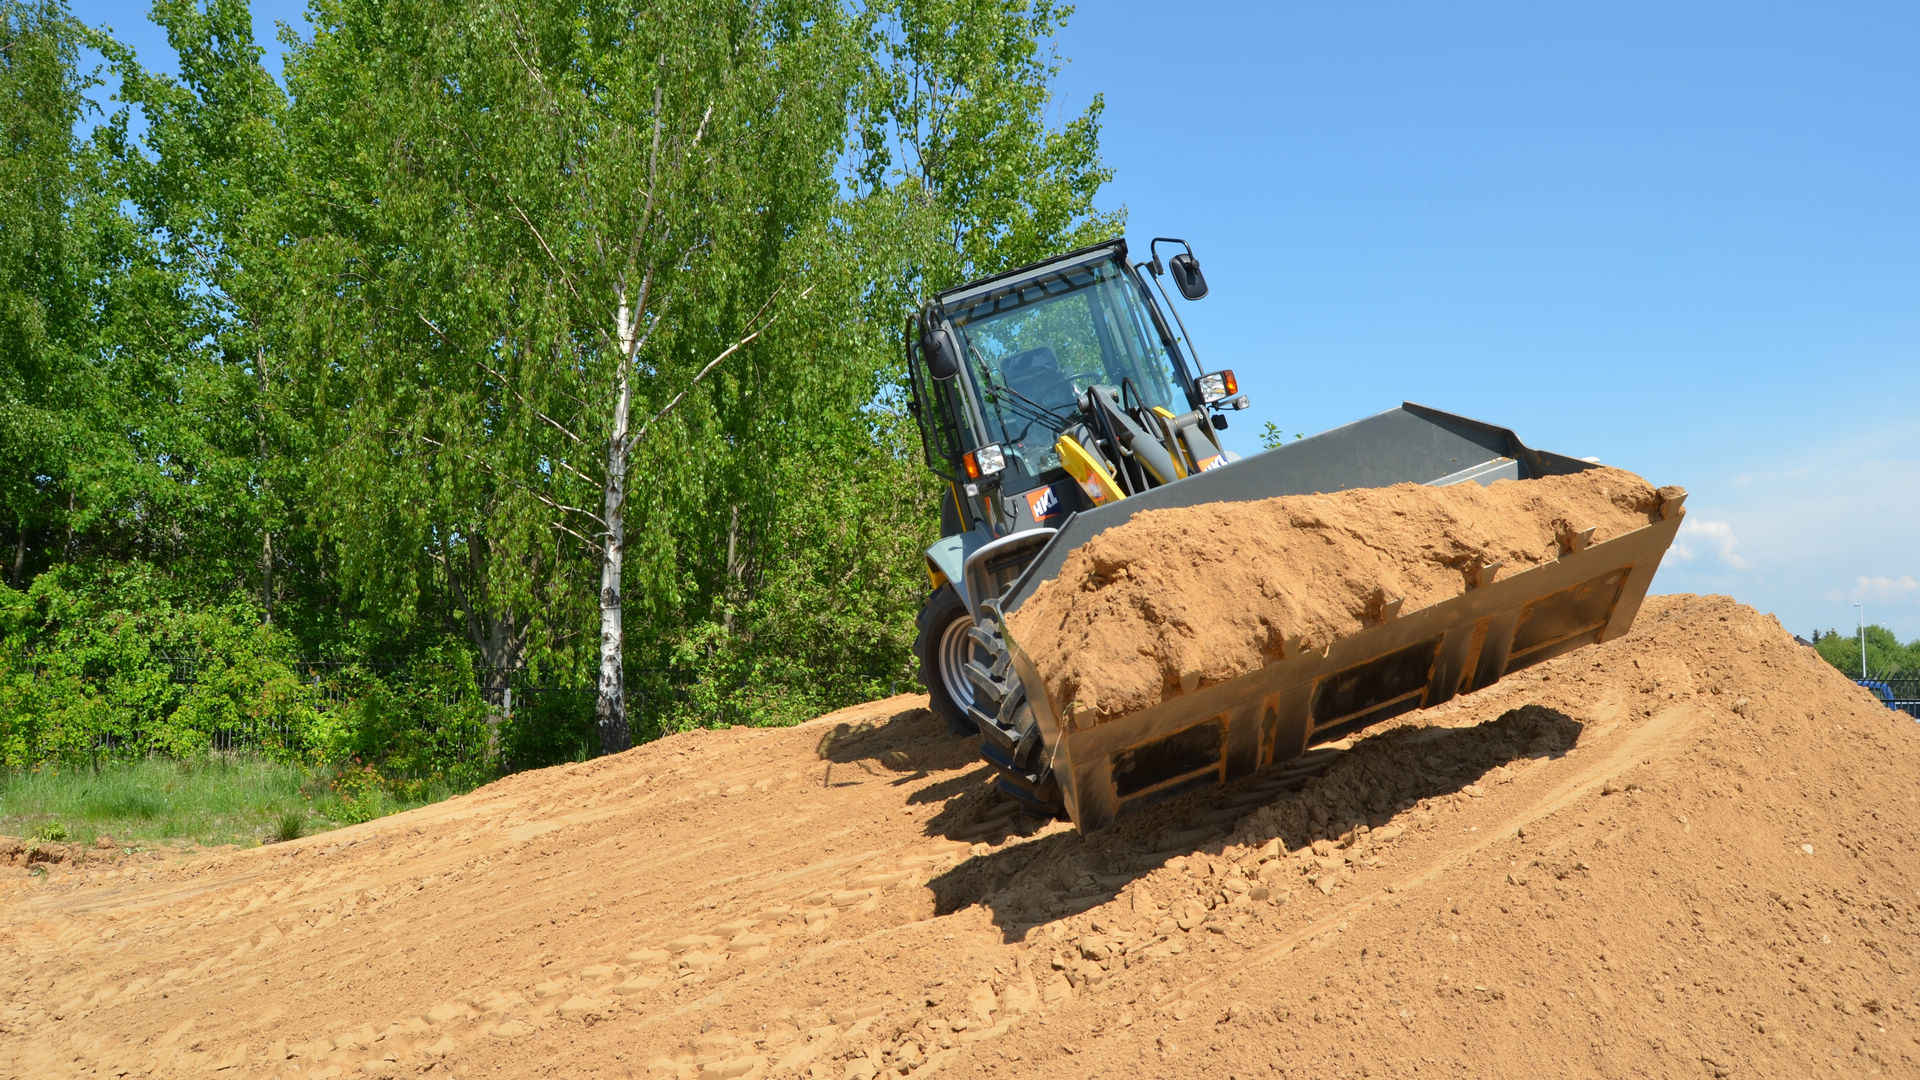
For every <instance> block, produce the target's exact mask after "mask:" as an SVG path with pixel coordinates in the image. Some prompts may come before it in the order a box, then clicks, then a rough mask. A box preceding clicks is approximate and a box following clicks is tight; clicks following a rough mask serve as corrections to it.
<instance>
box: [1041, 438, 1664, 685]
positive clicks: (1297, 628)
mask: <svg viewBox="0 0 1920 1080" xmlns="http://www.w3.org/2000/svg"><path fill="white" fill-rule="evenodd" d="M1678 490H1679V489H1677V488H1663V489H1661V490H1659V491H1655V490H1654V488H1653V487H1652V486H1651V485H1649V484H1648V483H1647V482H1646V481H1644V480H1642V479H1640V478H1639V477H1637V476H1635V475H1633V474H1632V473H1629V472H1623V471H1621V470H1619V469H1609V468H1597V469H1592V470H1588V471H1586V472H1582V473H1578V474H1575V475H1571V476H1552V477H1544V478H1541V479H1537V480H1507V481H1500V482H1498V483H1495V484H1492V485H1489V486H1482V485H1480V484H1471V483H1468V484H1455V485H1451V486H1449V487H1427V486H1425V485H1422V484H1396V485H1394V486H1392V487H1384V488H1357V489H1354V490H1350V491H1337V492H1330V493H1327V494H1321V495H1290V496H1285V497H1282V498H1276V499H1262V500H1258V501H1254V502H1235V503H1209V504H1206V505H1202V506H1192V507H1182V508H1180V509H1174V510H1149V511H1146V512H1144V513H1141V514H1139V515H1137V516H1136V517H1134V518H1132V519H1131V520H1129V521H1127V522H1126V523H1125V524H1123V525H1119V526H1117V527H1115V528H1113V529H1109V530H1108V531H1106V532H1104V533H1101V534H1100V535H1099V536H1096V537H1094V538H1093V539H1092V540H1091V541H1089V542H1088V543H1086V544H1084V545H1082V546H1081V547H1080V548H1079V549H1078V550H1076V551H1074V552H1073V553H1071V554H1070V555H1068V556H1067V558H1066V561H1065V563H1063V564H1062V566H1061V568H1060V573H1059V574H1058V576H1056V577H1055V578H1054V579H1053V580H1051V581H1049V582H1047V583H1046V584H1044V585H1042V586H1041V587H1040V588H1039V589H1038V590H1037V591H1036V592H1035V593H1034V594H1033V596H1032V598H1031V599H1029V600H1028V601H1027V602H1026V603H1025V604H1023V605H1022V606H1021V607H1020V609H1019V610H1018V611H1016V612H1014V613H1013V614H1012V615H1011V616H1010V619H1009V621H1010V623H1011V629H1012V631H1013V637H1014V640H1015V641H1017V642H1019V643H1021V645H1022V647H1024V648H1027V649H1028V650H1029V655H1030V656H1031V657H1032V658H1033V661H1034V666H1035V667H1036V668H1037V669H1038V670H1039V671H1041V672H1042V673H1044V677H1045V679H1046V682H1047V689H1048V691H1049V693H1050V694H1051V696H1052V698H1053V700H1054V701H1056V702H1063V703H1064V702H1072V703H1074V705H1075V706H1076V709H1075V711H1076V713H1080V714H1083V715H1088V716H1091V717H1094V718H1099V717H1111V716H1119V715H1122V714H1125V713H1130V712H1135V711H1137V710H1140V709H1144V708H1146V707H1148V706H1150V705H1154V704H1157V703H1159V702H1160V701H1162V700H1164V699H1165V698H1166V697H1167V696H1168V695H1170V694H1172V693H1174V692H1176V691H1177V690H1178V688H1179V686H1180V684H1181V680H1182V677H1183V676H1185V677H1187V678H1189V679H1192V678H1195V677H1197V678H1198V681H1199V682H1200V683H1202V684H1209V683H1216V682H1225V681H1227V680H1229V679H1233V678H1236V677H1238V676H1240V675H1244V674H1246V673H1247V672H1250V671H1255V670H1258V669H1259V668H1260V667H1261V666H1263V665H1264V664H1266V663H1268V662H1269V661H1271V660H1273V659H1275V658H1277V657H1279V656H1280V655H1281V652H1282V649H1283V648H1284V647H1286V646H1287V644H1288V643H1290V642H1295V641H1296V640H1298V641H1299V642H1300V643H1301V644H1303V645H1304V646H1305V647H1306V648H1307V649H1318V648H1321V647H1323V646H1325V645H1327V644H1329V643H1331V642H1332V641H1334V640H1335V639H1336V638H1339V637H1342V636H1345V635H1347V634H1351V633H1353V632H1354V631H1356V630H1359V629H1361V628H1363V627H1365V626H1366V625H1368V623H1369V622H1370V621H1372V620H1375V619H1377V618H1378V616H1379V613H1380V609H1381V606H1382V604H1383V602H1384V601H1385V600H1387V599H1388V598H1391V597H1401V598H1404V599H1403V606H1402V610H1403V611H1405V612H1407V613H1412V612H1414V611H1417V610H1419V609H1420V608H1423V607H1427V606H1429V605H1432V604H1436V603H1439V602H1440V601H1442V600H1446V599H1450V598H1452V597H1455V596H1458V595H1460V594H1461V593H1462V592H1464V591H1465V590H1466V588H1467V585H1468V580H1469V574H1470V573H1472V572H1474V571H1475V570H1476V569H1477V568H1479V567H1480V566H1482V565H1484V564H1487V563H1499V564H1501V569H1500V570H1499V571H1497V572H1498V573H1500V574H1504V575H1512V574H1515V573H1519V572H1520V571H1522V570H1525V569H1527V568H1529V567H1533V566H1539V565H1542V564H1544V563H1547V562H1551V561H1552V560H1553V559H1555V558H1556V557H1557V556H1558V554H1559V552H1560V541H1561V537H1563V536H1564V535H1566V534H1568V533H1570V532H1571V533H1578V532H1580V531H1582V530H1585V529H1588V528H1592V529H1593V530H1594V534H1593V539H1594V541H1595V542H1601V541H1605V540H1608V539H1611V538H1612V537H1615V536H1619V535H1621V534H1622V533H1626V532H1630V531H1632V530H1634V529H1637V528H1641V527H1643V526H1645V525H1648V524H1650V523H1652V522H1653V521H1656V520H1658V518H1659V510H1660V503H1661V500H1662V498H1663V496H1665V495H1668V494H1673V493H1678ZM1096 722H1097V719H1096Z"/></svg>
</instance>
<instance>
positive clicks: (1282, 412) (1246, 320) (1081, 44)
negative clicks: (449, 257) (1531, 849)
mask: <svg viewBox="0 0 1920 1080" xmlns="http://www.w3.org/2000/svg"><path fill="white" fill-rule="evenodd" d="M145 10H146V6H145V4H129V5H116V4H88V3H84V2H76V4H75V11H76V14H78V15H79V16H80V17H81V18H83V19H85V20H87V21H89V22H94V23H99V22H107V23H111V24H113V25H114V26H115V28H116V30H117V31H119V32H120V34H121V35H122V36H123V37H124V38H126V39H128V40H131V41H132V42H133V43H134V44H135V46H136V48H137V49H138V50H139V51H140V52H141V54H142V55H143V57H146V58H148V60H149V62H159V61H160V60H161V59H162V57H163V56H164V54H165V49H164V44H163V42H162V41H160V39H159V38H158V36H157V35H156V34H154V33H153V32H152V30H151V28H149V27H147V26H146V25H145V18H144V13H145ZM300 10H301V5H299V4H297V3H287V2H284V0H280V2H265V3H260V4H257V5H256V7H255V21H256V25H257V27H258V31H259V34H260V37H261V38H262V39H263V41H265V42H271V39H272V36H273V30H272V29H271V26H272V23H273V21H274V20H276V19H280V20H288V21H294V22H296V23H297V22H298V21H299V13H300ZM1057 44H1058V49H1059V52H1060V54H1061V56H1062V57H1063V58H1065V59H1066V61H1067V66H1066V69H1065V70H1064V72H1063V73H1062V75H1061V78H1060V80H1059V83H1058V90H1059V100H1058V104H1059V108H1060V114H1059V115H1060V117H1061V118H1062V119H1064V118H1065V117H1067V116H1069V115H1072V114H1073V113H1074V112H1077V111H1078V110H1079V109H1081V108H1083V107H1084V106H1085V104H1086V102H1087V101H1088V100H1089V99H1090V98H1091V96H1092V95H1093V94H1094V93H1095V92H1100V93H1103V94H1104V95H1105V98H1106V113H1105V117H1104V127H1103V129H1102V146H1103V148H1104V152H1105V156H1106V159H1107V161H1108V162H1109V163H1110V164H1111V165H1112V166H1113V168H1114V170H1115V177H1114V181H1113V183H1112V184H1111V185H1110V186H1109V187H1108V188H1107V189H1106V193H1105V196H1104V198H1103V202H1104V203H1105V204H1106V205H1118V204H1124V205H1125V206H1126V207H1127V210H1128V214H1129V222H1130V224H1129V227H1128V232H1129V234H1130V235H1131V236H1133V237H1134V238H1135V239H1136V241H1139V242H1144V240H1145V239H1146V238H1148V237H1151V236H1154V235H1162V234H1166V235H1176V236H1184V237H1186V238H1188V239H1189V240H1191V241H1192V242H1193V244H1194V248H1195V251H1196V252H1197V253H1198V254H1199V256H1200V258H1201V262H1202V264H1203V265H1204V266H1205V268H1206V271H1207V277H1208V281H1209V283H1210V285H1211V286H1212V290H1213V291H1212V295H1211V296H1209V297H1208V298H1207V299H1206V300H1205V301H1203V302H1201V303H1199V304H1193V305H1183V310H1182V314H1183V315H1184V316H1185V318H1186V320H1187V324H1188V326H1189V328H1190V329H1191V330H1192V331H1193V334H1194V336H1195V338H1196V339H1197V341H1198V343H1199V345H1200V349H1201V353H1202V356H1203V358H1204V359H1205V361H1206V362H1207V364H1208V365H1209V366H1212V367H1232V368H1234V369H1235V370H1236V371H1237V372H1238V373H1239V375H1240V382H1241V385H1242V387H1243V388H1245V389H1246V390H1247V391H1248V393H1249V395H1250V396H1251V398H1252V401H1253V407H1252V409H1250V410H1249V411H1248V412H1246V413H1242V414H1240V418H1241V419H1240V421H1239V422H1238V423H1237V424H1236V425H1235V429H1234V430H1233V431H1232V432H1230V433H1229V434H1230V435H1233V436H1237V437H1238V438H1239V439H1240V440H1241V443H1240V448H1241V449H1243V450H1244V449H1251V448H1252V447H1253V446H1255V445H1256V443H1255V435H1256V433H1257V432H1258V430H1259V429H1260V426H1261V423H1262V422H1263V421H1265V420H1268V419H1272V420H1274V421H1275V422H1277V423H1279V424H1280V425H1281V426H1282V427H1283V428H1284V429H1285V430H1286V431H1287V432H1288V433H1293V432H1306V433H1312V432H1315V431H1319V430H1323V429H1325V428H1328V427H1333V426H1336V425H1339V424H1342V423H1345V422H1347V421H1349V420H1353V419H1356V418H1358V417H1360V416H1364V415H1367V414H1370V413H1374V412H1378V411H1380V410H1382V409H1386V408H1391V407H1393V406H1394V405H1396V404H1398V403H1399V402H1400V401H1401V400H1403V399H1404V400H1411V401H1418V402H1421V403H1424V404H1429V405H1434V406H1437V407H1440V408H1444V409H1449V410H1451V411H1454V412H1458V413H1463V414H1465V415H1468V416H1472V417H1475V418H1477V419H1481V420H1486V421H1489V422H1493V423H1497V424H1501V425H1503V426H1506V427H1511V428H1513V429H1514V430H1515V431H1517V432H1518V433H1519V435H1520V437H1521V438H1522V439H1523V440H1525V441H1526V442H1528V443H1529V444H1530V445H1533V446H1537V447H1540V448H1543V449H1548V450H1556V451H1559V452H1562V453H1568V454H1573V455H1576V456H1594V457H1598V458H1599V459H1601V460H1602V461H1605V462H1606V463H1608V464H1612V465H1619V466H1622V467H1624V468H1628V469H1632V470H1634V471H1636V472H1639V473H1641V474H1642V475H1644V476H1646V477H1647V478H1648V479H1649V480H1651V481H1653V482H1654V483H1656V484H1680V485H1682V486H1684V487H1686V488H1688V489H1689V491H1690V492H1691V493H1692V494H1691V497H1690V498H1689V500H1688V504H1687V505H1688V519H1687V524H1686V526H1685V528H1684V530H1683V532H1682V535H1681V539H1680V542H1679V543H1678V544H1677V545H1676V547H1675V549H1674V551H1673V552H1672V553H1670V554H1669V556H1668V558H1667V561H1666V563H1665V565H1664V566H1663V567H1662V569H1661V572H1660V576H1659V577H1658V579H1657V580H1656V582H1655V589H1656V590H1658V591H1663V592H1709V591H1710V592H1726V593H1730V594H1732V595H1733V596H1735V597H1736V598H1738V599H1740V600H1743V601H1745V602H1747V603H1750V604H1752V605H1754V606H1755V607H1758V608H1761V609H1762V610H1766V611H1770V612H1773V613H1775V614H1777V615H1778V616H1779V617H1780V619H1781V621H1782V622H1783V623H1785V624H1786V626H1787V627H1788V628H1789V629H1790V630H1792V631H1794V632H1796V633H1801V634H1805V633H1807V632H1808V631H1810V630H1812V629H1813V628H1815V627H1816V626H1817V627H1819V628H1822V629H1825V628H1829V627H1835V628H1841V629H1849V628H1851V627H1852V625H1853V622H1854V609H1853V607H1852V604H1853V602H1854V601H1856V600H1862V601H1864V602H1865V604H1866V617H1867V620H1868V621H1869V622H1877V623H1881V624H1882V625H1886V626H1889V627H1891V628H1892V629H1893V630H1894V632H1895V633H1896V634H1898V635H1899V636H1900V637H1901V638H1902V639H1903V640H1910V639H1913V638H1920V580H1917V579H1920V555H1916V550H1917V545H1916V538H1920V411H1917V410H1920V139H1917V138H1916V122H1915V116H1916V106H1917V105H1920V64H1916V62H1915V59H1914V58H1915V57H1916V56H1920V5H1915V4H1912V3H1911V2H1907V3H1835V4H1822V5H1804V4H1780V3H1775V4H1768V3H1754V2H1751V0H1749V2H1747V3H1742V4H1731V3H1672V2H1668V3H1662V4H1646V3H1638V2H1624V3H1622V2H1616V3H1613V4H1609V5H1605V6H1604V7H1603V6H1594V5H1581V6H1577V7H1576V6H1573V5H1540V4H1518V3H1514V4H1489V3H1454V4H1434V3H1425V4H1411V3H1398V4H1396V3H1365V2H1345V3H1314V4H1284V3H1282V4H1272V5H1267V4H1259V5H1251V4H1250V5H1226V4H1218V5H1208V4H1188V5H1169V4H1165V3H1155V4H1145V3H1131V2H1116V0H1097V2H1083V3H1082V4H1081V5H1080V8H1079V10H1078V12H1077V13H1076V14H1075V15H1074V16H1073V18H1072V19H1071V21H1070V22H1069V23H1068V26H1067V29H1066V31H1065V32H1064V33H1063V34H1062V35H1061V37H1060V39H1059V41H1058V43H1057ZM270 47H271V46H270ZM272 51H273V53H274V54H276V56H277V52H278V49H277V47H272ZM269 67H270V69H272V70H276V71H277V70H278V61H277V59H274V60H270V62H269Z"/></svg>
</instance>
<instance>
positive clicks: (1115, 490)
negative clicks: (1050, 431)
mask: <svg viewBox="0 0 1920 1080" xmlns="http://www.w3.org/2000/svg"><path fill="white" fill-rule="evenodd" d="M1054 449H1056V450H1058V451H1059V452H1060V464H1061V465H1063V466H1065V467H1066V470H1067V474H1068V475H1070V476H1072V477H1073V479H1074V482H1075V483H1077V484H1079V485H1080V490H1081V491H1084V492H1086V493H1087V498H1089V499H1092V500H1093V504H1094V505H1095V506H1101V505H1104V504H1106V503H1110V502H1118V501H1119V500H1121V499H1124V498H1126V497H1127V496H1126V492H1124V491H1121V490H1120V484H1119V482H1118V481H1116V480H1115V479H1114V478H1113V474H1112V473H1110V472H1108V471H1107V467H1106V465H1105V464H1103V463H1102V462H1101V461H1100V459H1099V457H1097V456H1095V455H1094V454H1093V453H1092V452H1091V451H1089V450H1088V449H1087V448H1086V447H1084V446H1081V445H1080V440H1078V439H1076V438H1074V437H1073V436H1071V435H1062V436H1060V441H1059V442H1057V443H1055V444H1054Z"/></svg>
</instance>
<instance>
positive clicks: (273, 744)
mask: <svg viewBox="0 0 1920 1080" xmlns="http://www.w3.org/2000/svg"><path fill="white" fill-rule="evenodd" d="M154 659H155V660H157V661H158V662H159V663H160V665H162V666H164V667H165V668H166V669H167V672H168V682H169V683H171V684H172V685H174V686H177V687H181V688H188V687H193V686H196V685H198V684H199V683H200V682H201V681H202V679H203V675H204V674H205V673H206V671H207V669H208V668H209V667H212V668H215V669H224V667H225V665H224V664H223V663H220V662H219V661H217V660H216V661H211V662H210V661H208V660H207V659H206V658H203V657H201V656H198V655H193V654H184V655H166V654H163V655H160V656H156V657H154ZM290 666H291V667H292V669H293V670H294V671H295V672H296V673H297V676H298V678H299V680H300V682H301V683H302V684H303V687H304V689H305V690H306V692H307V693H308V694H309V695H310V700H311V701H313V702H314V704H315V705H316V706H317V707H318V708H319V709H320V711H322V712H332V711H336V710H339V709H343V708H346V707H348V706H350V705H351V704H353V703H354V701H355V700H356V696H357V694H356V691H357V690H359V689H361V687H360V686H358V685H356V684H357V683H358V682H359V680H358V679H357V678H353V677H352V676H355V675H358V674H360V673H366V674H369V675H372V676H375V677H376V678H378V679H379V680H380V681H381V682H383V683H385V684H386V685H387V686H388V687H389V688H395V687H398V688H403V689H407V690H412V691H416V692H417V691H418V689H419V685H420V682H422V681H424V682H425V683H426V684H427V685H428V687H429V688H432V687H436V686H437V687H438V690H437V691H435V692H433V693H432V698H431V700H433V701H434V702H435V703H436V704H439V705H443V706H454V705H458V704H460V703H462V702H463V701H468V700H473V697H470V695H472V696H477V698H478V700H479V702H480V704H481V705H482V706H484V708H485V712H486V714H487V730H475V729H473V728H472V727H471V726H470V725H468V726H456V727H444V726H442V725H441V723H440V717H439V716H436V715H431V714H429V715H422V716H419V717H417V718H416V720H415V727H414V728H413V730H412V731H411V732H410V734H414V735H418V736H424V737H426V738H429V739H432V740H434V741H436V742H437V743H439V744H440V745H441V746H443V747H444V748H445V749H447V750H448V751H450V752H452V753H454V754H456V755H459V756H463V757H468V756H474V755H478V754H480V753H482V752H484V751H487V750H489V749H495V750H498V749H501V748H500V747H498V746H497V745H496V746H492V747H490V746H489V745H488V743H489V742H494V741H496V740H497V735H498V729H499V725H501V724H504V723H507V722H510V721H512V720H513V719H514V717H515V716H516V715H520V714H523V713H526V712H533V713H535V714H538V715H541V716H546V717H571V718H573V719H575V720H578V721H581V722H590V720H591V717H592V715H593V706H594V698H595V694H596V688H595V682H594V680H593V679H591V678H584V679H582V680H580V681H579V682H576V683H573V684H571V685H545V684H540V683H535V682H532V681H530V680H529V679H528V678H527V676H526V673H525V672H524V671H518V670H505V669H488V668H483V669H476V670H470V671H469V670H461V671H451V670H444V671H438V672H434V671H431V670H423V669H421V668H419V667H417V666H415V665H409V664H401V663H383V662H379V661H374V662H368V661H364V660H334V659H318V658H302V659H299V660H295V661H293V662H292V663H291V665H290ZM423 675H424V676H427V678H425V679H424V680H422V679H420V677H421V676H423ZM644 705H645V702H644V697H643V695H641V694H639V693H638V692H637V691H635V690H630V692H629V696H628V710H629V713H630V715H635V716H637V715H640V714H641V713H642V710H643V709H644ZM303 734H304V733H302V732H300V731H298V730H296V726H295V725H294V724H293V723H291V722H289V721H287V720H285V719H282V718H272V717H266V718H260V717H254V718H248V719H247V720H245V721H244V722H242V723H239V724H233V725H223V726H220V727H217V728H215V729H214V730H213V731H211V732H210V733H209V736H208V747H207V748H208V749H210V750H213V751H216V752H221V753H239V752H276V751H286V750H299V749H301V746H300V742H301V740H302V738H303ZM143 741H144V740H143V738H142V734H141V733H140V732H137V731H132V732H126V733H119V734H116V733H106V732H103V733H101V734H99V735H98V736H96V737H95V739H94V745H93V748H92V749H93V751H94V752H95V753H99V754H112V753H114V752H116V751H119V750H122V749H125V748H126V747H128V746H129V745H138V744H139V743H141V742H143ZM508 764H509V766H510V767H511V766H512V764H513V763H512V762H508Z"/></svg>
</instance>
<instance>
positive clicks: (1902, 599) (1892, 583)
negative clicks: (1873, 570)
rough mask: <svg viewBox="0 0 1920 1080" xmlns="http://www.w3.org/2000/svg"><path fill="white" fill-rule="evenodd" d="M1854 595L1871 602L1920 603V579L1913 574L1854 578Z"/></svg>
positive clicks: (1856, 597) (1857, 598) (1858, 598)
mask: <svg viewBox="0 0 1920 1080" xmlns="http://www.w3.org/2000/svg"><path fill="white" fill-rule="evenodd" d="M1853 596H1854V599H1856V600H1864V601H1866V602H1867V603H1870V604H1912V603H1920V579H1916V578H1915V577H1914V576H1913V575H1912V574H1903V575H1901V576H1900V577H1865V576H1862V577H1857V578H1854V579H1853Z"/></svg>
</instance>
